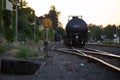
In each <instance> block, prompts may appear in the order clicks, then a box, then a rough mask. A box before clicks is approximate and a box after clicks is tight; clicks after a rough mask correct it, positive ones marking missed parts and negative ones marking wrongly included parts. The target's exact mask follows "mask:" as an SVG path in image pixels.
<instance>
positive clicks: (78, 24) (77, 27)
mask: <svg viewBox="0 0 120 80" xmlns="http://www.w3.org/2000/svg"><path fill="white" fill-rule="evenodd" d="M70 18H72V19H70ZM65 33H66V34H65V37H64V44H65V45H66V46H68V47H71V46H78V47H83V46H84V45H85V43H86V42H87V37H88V36H87V35H88V27H87V24H86V22H85V21H84V20H83V19H82V16H69V17H68V23H67V25H66V28H65Z"/></svg>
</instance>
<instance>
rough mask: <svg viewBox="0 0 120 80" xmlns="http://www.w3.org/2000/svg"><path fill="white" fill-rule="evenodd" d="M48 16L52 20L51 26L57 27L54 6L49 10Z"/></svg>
mask: <svg viewBox="0 0 120 80" xmlns="http://www.w3.org/2000/svg"><path fill="white" fill-rule="evenodd" d="M48 16H49V18H50V19H51V20H52V28H53V29H54V30H56V28H57V27H58V15H57V11H56V10H55V7H54V9H51V10H50V11H49V14H48Z"/></svg>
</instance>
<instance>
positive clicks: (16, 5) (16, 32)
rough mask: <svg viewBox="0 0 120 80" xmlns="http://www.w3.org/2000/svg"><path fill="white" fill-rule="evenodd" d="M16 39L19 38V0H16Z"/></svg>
mask: <svg viewBox="0 0 120 80" xmlns="http://www.w3.org/2000/svg"><path fill="white" fill-rule="evenodd" d="M15 39H16V41H17V40H18V0H16V35H15Z"/></svg>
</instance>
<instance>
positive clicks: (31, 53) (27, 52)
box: [13, 46, 39, 58]
mask: <svg viewBox="0 0 120 80" xmlns="http://www.w3.org/2000/svg"><path fill="white" fill-rule="evenodd" d="M37 56H39V52H38V51H36V50H33V49H31V48H29V47H27V46H20V47H19V48H18V51H17V52H16V54H15V55H13V57H16V58H25V57H37Z"/></svg>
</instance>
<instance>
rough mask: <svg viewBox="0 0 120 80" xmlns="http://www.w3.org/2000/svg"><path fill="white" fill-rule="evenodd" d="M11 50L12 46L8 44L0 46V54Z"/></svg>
mask: <svg viewBox="0 0 120 80" xmlns="http://www.w3.org/2000/svg"><path fill="white" fill-rule="evenodd" d="M11 48H12V46H11V45H10V44H8V43H3V44H0V52H4V51H6V50H9V49H11Z"/></svg>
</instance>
